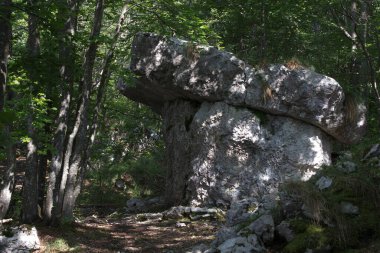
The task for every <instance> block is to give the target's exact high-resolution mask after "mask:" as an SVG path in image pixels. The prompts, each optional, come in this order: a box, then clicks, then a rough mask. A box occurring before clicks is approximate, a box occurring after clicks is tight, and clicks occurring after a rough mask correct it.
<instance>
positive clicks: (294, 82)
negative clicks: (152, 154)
mask: <svg viewBox="0 0 380 253" xmlns="http://www.w3.org/2000/svg"><path fill="white" fill-rule="evenodd" d="M130 69H131V71H132V72H133V73H134V74H135V75H136V76H138V78H136V79H135V81H134V83H133V84H130V85H126V84H124V83H123V82H119V84H118V88H119V90H120V92H121V93H122V94H124V95H125V96H127V97H129V98H131V99H133V100H135V101H138V102H141V103H144V104H146V105H148V106H150V107H151V108H152V109H153V110H154V111H156V112H157V113H160V114H161V115H162V118H163V132H164V141H165V144H166V159H165V160H166V162H167V168H168V173H167V185H166V194H165V195H166V201H167V202H168V203H169V204H173V205H179V204H189V203H190V205H191V206H220V207H224V208H229V207H233V206H234V203H239V201H241V200H243V199H247V198H249V199H254V203H256V204H257V206H256V207H257V208H258V209H260V210H264V212H265V210H269V209H271V208H273V207H275V206H276V201H277V196H278V194H279V186H280V184H282V183H283V182H285V181H288V180H308V179H309V178H310V177H311V176H312V175H313V174H315V173H316V171H317V170H318V169H319V168H320V167H321V166H322V165H328V164H330V163H331V159H330V153H331V141H332V137H333V138H335V139H337V140H339V141H341V142H344V143H353V142H356V141H358V140H359V139H360V138H361V137H362V135H363V133H364V130H365V111H366V108H365V107H364V106H363V105H361V104H357V103H346V102H347V101H348V100H347V99H348V98H346V97H345V95H344V93H343V89H342V88H341V86H340V85H339V84H338V83H337V82H336V81H335V80H334V79H332V78H330V77H327V76H324V75H321V74H318V73H315V72H313V71H311V70H307V69H305V68H296V69H288V68H287V67H285V66H283V65H270V66H268V67H266V68H264V69H254V68H252V67H251V66H249V65H248V64H246V63H245V62H243V61H241V60H239V59H237V58H236V57H235V56H234V55H233V54H231V53H228V52H223V51H219V50H217V49H216V48H214V47H209V46H201V45H195V44H193V43H191V42H187V41H183V40H179V39H177V38H164V37H161V36H157V35H153V34H149V33H140V34H138V35H137V36H136V37H135V39H134V42H133V45H132V59H131V64H130ZM346 104H347V105H348V104H350V105H351V107H348V106H345V105H346ZM242 208H243V207H242ZM244 208H245V207H244ZM244 208H243V209H244ZM243 209H241V210H243ZM241 210H240V211H239V208H236V209H234V210H233V211H231V212H230V213H229V214H228V215H230V218H228V217H227V220H229V219H230V220H231V222H232V223H233V222H234V221H233V219H235V218H236V219H238V218H237V217H238V213H239V212H240V213H241ZM242 213H244V215H245V216H244V217H242V219H246V218H247V217H249V216H250V213H249V212H246V211H244V212H242ZM198 216H199V215H198ZM232 217H235V218H232Z"/></svg>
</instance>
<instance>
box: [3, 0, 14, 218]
mask: <svg viewBox="0 0 380 253" xmlns="http://www.w3.org/2000/svg"><path fill="white" fill-rule="evenodd" d="M11 5H12V1H11V0H1V1H0V113H1V112H4V108H5V101H6V87H7V75H8V68H7V67H8V59H9V57H10V44H11V35H12V24H11ZM10 130H11V126H10V124H8V125H5V127H4V129H3V130H2V131H4V136H5V137H6V138H7V140H2V141H3V143H5V145H4V144H2V146H3V145H4V148H5V150H6V156H7V162H6V167H5V171H4V173H3V174H2V175H1V180H0V219H3V218H4V216H5V215H6V213H7V211H8V208H9V203H10V201H11V197H12V191H13V183H14V168H15V164H16V163H15V162H16V161H15V152H14V146H13V144H12V140H11V138H10V133H11V131H10Z"/></svg>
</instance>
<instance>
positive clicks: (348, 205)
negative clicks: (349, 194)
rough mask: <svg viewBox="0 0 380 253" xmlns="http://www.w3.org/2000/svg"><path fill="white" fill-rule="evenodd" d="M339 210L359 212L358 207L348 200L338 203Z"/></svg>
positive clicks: (352, 212)
mask: <svg viewBox="0 0 380 253" xmlns="http://www.w3.org/2000/svg"><path fill="white" fill-rule="evenodd" d="M340 211H341V212H342V213H344V214H359V207H357V206H355V205H353V204H352V203H350V202H346V201H343V202H341V203H340Z"/></svg>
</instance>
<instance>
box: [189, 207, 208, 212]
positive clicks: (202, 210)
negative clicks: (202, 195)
mask: <svg viewBox="0 0 380 253" xmlns="http://www.w3.org/2000/svg"><path fill="white" fill-rule="evenodd" d="M207 211H208V209H207V208H203V207H191V212H192V213H207Z"/></svg>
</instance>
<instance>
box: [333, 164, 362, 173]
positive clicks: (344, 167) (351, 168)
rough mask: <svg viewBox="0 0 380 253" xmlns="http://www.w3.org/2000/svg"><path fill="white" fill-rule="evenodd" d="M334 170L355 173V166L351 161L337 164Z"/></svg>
mask: <svg viewBox="0 0 380 253" xmlns="http://www.w3.org/2000/svg"><path fill="white" fill-rule="evenodd" d="M336 168H337V169H338V170H340V171H342V172H345V173H352V172H354V171H356V168H357V165H356V164H355V163H354V162H352V161H342V162H339V163H338V164H337V166H336Z"/></svg>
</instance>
